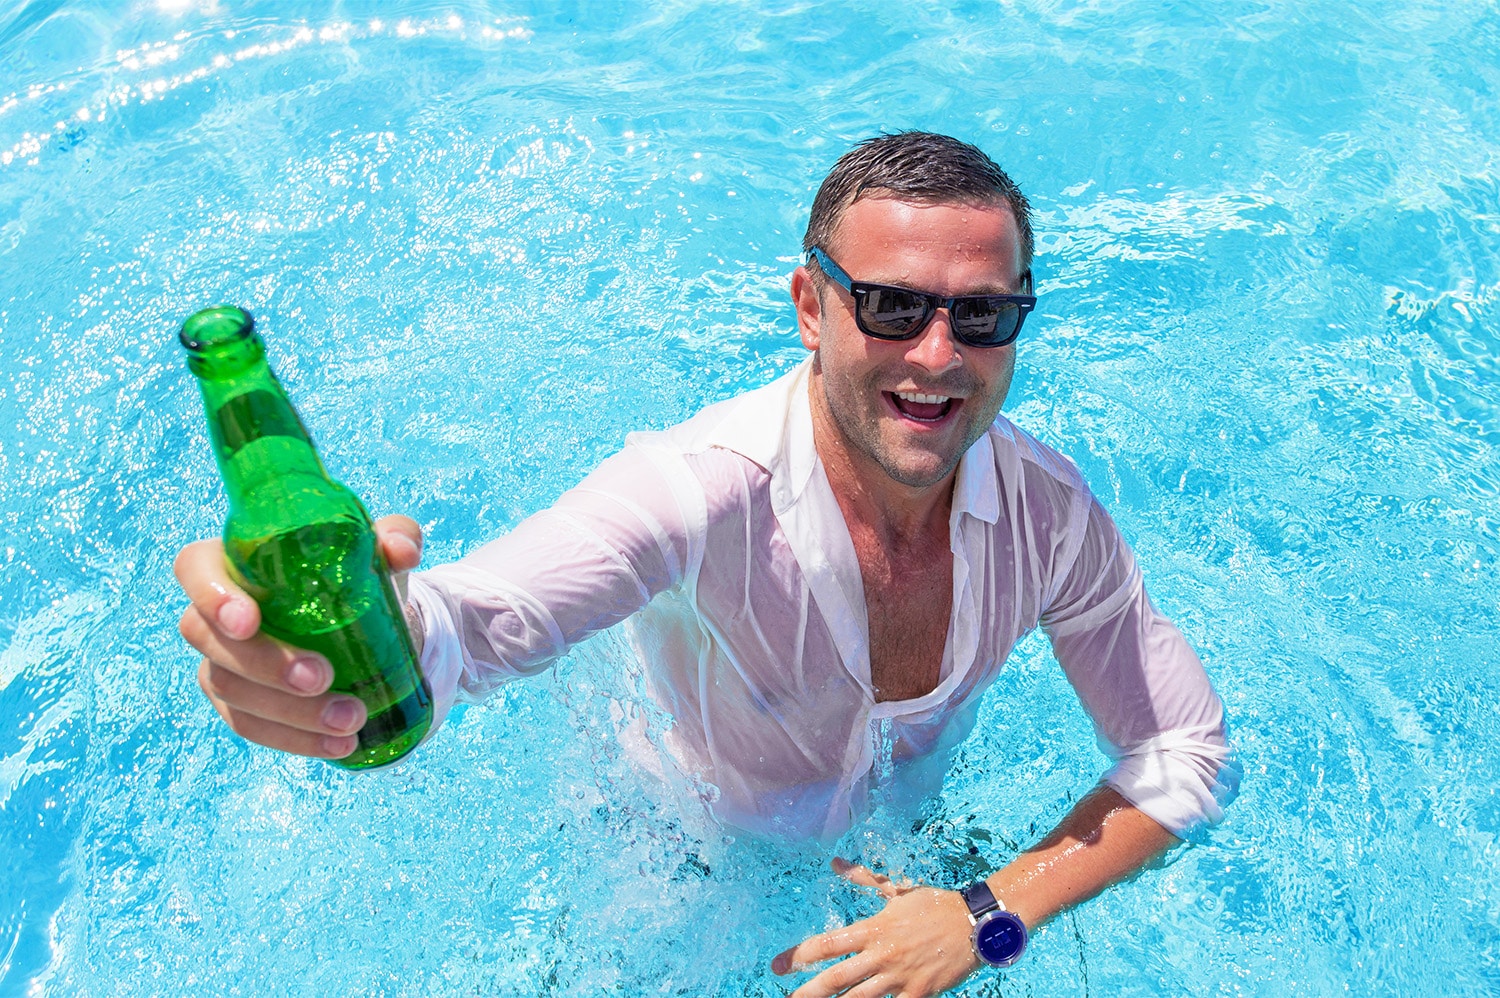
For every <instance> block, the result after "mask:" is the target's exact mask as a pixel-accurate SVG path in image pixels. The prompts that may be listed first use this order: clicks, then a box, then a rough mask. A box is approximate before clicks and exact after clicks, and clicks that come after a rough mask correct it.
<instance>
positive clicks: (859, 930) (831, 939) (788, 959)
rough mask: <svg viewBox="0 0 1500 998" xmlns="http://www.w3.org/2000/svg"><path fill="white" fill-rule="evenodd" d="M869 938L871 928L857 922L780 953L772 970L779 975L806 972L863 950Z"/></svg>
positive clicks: (772, 962)
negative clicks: (816, 964)
mask: <svg viewBox="0 0 1500 998" xmlns="http://www.w3.org/2000/svg"><path fill="white" fill-rule="evenodd" d="M868 937H869V928H868V926H866V925H865V923H864V922H855V923H854V924H853V925H849V926H845V927H844V928H842V929H834V930H833V931H832V932H825V933H823V934H822V935H818V936H812V937H811V938H808V939H804V940H802V942H800V943H798V944H797V945H796V946H793V947H792V948H791V949H789V950H785V951H783V952H781V953H778V954H777V955H776V958H775V959H774V960H772V961H771V970H772V971H773V972H775V973H777V974H790V973H793V972H795V971H799V970H806V969H807V968H808V967H811V966H812V965H813V964H815V963H822V962H823V961H824V960H832V959H833V958H834V957H836V956H843V955H845V954H846V953H853V952H855V951H856V950H860V949H863V948H864V945H865V940H866V939H867V938H868Z"/></svg>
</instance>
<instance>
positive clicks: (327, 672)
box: [177, 606, 333, 696]
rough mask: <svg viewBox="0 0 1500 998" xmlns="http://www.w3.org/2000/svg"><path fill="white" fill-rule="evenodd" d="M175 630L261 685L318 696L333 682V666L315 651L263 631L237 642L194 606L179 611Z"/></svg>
mask: <svg viewBox="0 0 1500 998" xmlns="http://www.w3.org/2000/svg"><path fill="white" fill-rule="evenodd" d="M177 630H178V632H179V633H180V634H181V635H182V636H183V638H185V639H186V640H187V643H188V644H190V645H192V646H193V647H194V648H196V649H198V651H200V652H202V653H203V655H204V656H205V657H207V658H209V659H211V660H213V662H214V663H215V664H217V665H218V666H220V667H222V668H225V669H228V670H230V671H231V672H235V673H238V674H239V675H241V676H243V677H244V678H246V679H248V680H250V681H251V682H254V683H259V684H260V685H262V686H270V687H273V688H275V689H279V690H282V691H284V692H286V693H292V694H295V695H298V696H317V695H318V694H320V693H322V692H323V691H325V690H327V689H328V686H329V684H330V683H332V682H333V668H332V667H331V666H329V664H328V661H327V660H326V659H325V658H323V656H321V655H319V654H317V653H316V652H310V651H303V650H302V649H299V648H292V647H290V646H289V645H284V644H282V643H281V642H279V641H275V640H273V639H272V638H269V637H267V636H266V635H264V634H257V635H255V636H254V637H251V638H249V639H247V640H244V641H236V640H235V639H234V638H231V637H228V636H227V635H225V634H224V633H223V632H222V631H220V630H218V629H217V628H215V627H214V626H212V625H211V624H210V623H209V622H208V621H207V620H205V619H204V618H203V615H202V614H201V613H200V612H199V610H198V608H197V606H190V607H188V608H187V609H186V610H184V611H183V612H182V617H181V619H180V620H178V622H177Z"/></svg>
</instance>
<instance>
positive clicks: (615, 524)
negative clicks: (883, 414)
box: [411, 363, 1237, 838]
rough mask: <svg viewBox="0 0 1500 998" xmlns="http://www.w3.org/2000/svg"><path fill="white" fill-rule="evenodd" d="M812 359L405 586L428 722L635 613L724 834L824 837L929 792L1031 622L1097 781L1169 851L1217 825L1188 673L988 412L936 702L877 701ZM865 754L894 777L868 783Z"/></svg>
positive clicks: (1053, 461) (1213, 781)
mask: <svg viewBox="0 0 1500 998" xmlns="http://www.w3.org/2000/svg"><path fill="white" fill-rule="evenodd" d="M809 366H810V365H809V364H806V363H804V364H803V365H801V366H800V367H799V368H798V369H797V370H795V371H793V372H791V373H790V374H788V375H786V376H784V377H782V378H780V379H778V380H777V381H775V382H773V383H772V384H770V385H767V386H766V387H764V388H761V389H758V390H756V391H752V392H749V393H747V394H744V395H741V396H738V397H736V398H733V399H730V400H728V401H725V402H721V403H719V404H717V405H712V406H709V407H708V408H707V409H705V410H703V411H702V412H700V413H699V414H698V415H697V416H695V417H693V418H692V419H690V420H688V421H687V422H685V423H682V424H680V425H678V426H675V427H673V428H671V429H669V430H666V431H664V432H660V433H638V434H632V435H631V436H630V437H629V438H628V439H627V441H626V445H625V448H624V450H622V451H621V452H620V453H619V454H617V455H615V456H614V457H611V458H609V459H608V460H606V461H605V462H604V463H603V464H601V465H600V466H599V468H598V469H597V470H596V471H594V472H593V474H591V475H589V476H588V478H586V479H585V480H584V481H583V482H582V483H581V484H580V485H578V487H577V488H575V489H573V490H571V491H570V492H568V493H567V494H565V495H564V496H563V497H562V498H561V499H560V500H558V502H557V504H556V505H555V506H553V507H552V508H551V509H548V510H545V511H543V512H541V513H538V514H536V515H535V516H532V517H530V518H529V519H527V520H526V521H525V522H523V523H522V524H520V525H519V526H518V527H517V528H516V529H515V530H514V531H512V532H511V533H509V534H508V535H506V536H505V537H502V538H500V539H499V540H497V541H494V542H492V543H490V544H487V545H485V546H484V547H482V548H480V549H479V550H477V551H475V552H474V553H472V554H470V555H469V556H468V557H466V558H464V559H463V560H461V561H459V562H456V563H453V564H450V565H443V566H440V567H438V568H435V569H433V570H431V571H428V572H423V573H420V574H418V575H415V576H413V578H412V585H411V596H412V599H413V602H414V603H415V604H416V606H417V608H418V610H419V612H420V613H421V616H422V622H423V626H424V627H425V632H426V641H425V644H424V647H423V652H422V667H423V670H424V672H425V673H426V675H427V678H428V681H429V683H430V684H431V685H432V689H433V693H434V695H435V698H436V700H437V704H438V711H439V718H441V717H442V716H444V715H446V713H447V711H448V709H449V708H450V707H451V705H452V703H453V702H454V700H455V698H457V697H458V696H460V695H462V696H464V697H465V698H466V699H470V700H473V699H478V698H481V697H483V696H484V695H485V694H486V693H488V692H489V691H491V690H493V689H494V688H496V686H498V685H499V684H500V683H503V682H505V681H507V680H510V679H513V678H515V677H518V676H524V675H531V674H535V673H537V672H539V671H541V670H542V669H544V668H545V667H546V666H547V665H548V664H549V663H550V662H552V661H553V660H554V659H556V658H557V657H558V656H560V655H562V654H563V653H564V652H565V651H566V650H567V649H568V648H569V647H570V646H571V645H572V644H574V643H575V642H577V641H579V640H581V639H583V638H585V637H587V636H588V635H590V634H592V633H594V632H596V631H599V630H601V629H603V628H606V627H609V626H611V625H613V624H615V623H617V622H619V621H622V620H625V619H626V618H631V619H630V623H629V625H627V626H629V627H630V631H631V638H632V640H633V642H634V644H635V646H636V649H637V652H638V653H639V654H640V657H641V660H642V663H643V665H644V669H645V680H646V684H647V687H648V689H649V691H650V693H651V695H652V696H653V697H654V698H655V699H656V700H657V701H658V702H659V703H660V705H661V706H662V707H663V708H664V709H665V710H666V711H667V712H668V713H669V714H670V716H671V718H672V724H671V727H670V729H669V730H668V731H667V732H666V734H665V737H664V741H665V743H666V747H667V748H668V750H669V751H670V754H671V755H672V757H673V760H674V762H675V764H676V765H677V766H678V767H679V768H680V769H681V770H682V772H683V773H685V774H687V775H689V776H690V777H692V778H693V779H694V780H696V781H701V783H700V785H702V784H707V785H708V786H710V787H711V788H712V790H711V792H710V794H709V797H710V798H711V800H712V803H711V808H712V810H713V812H714V814H715V815H716V816H717V817H718V818H719V820H721V821H724V822H726V823H728V824H731V825H735V826H738V827H740V828H746V829H751V830H755V831H762V832H772V833H779V834H786V835H792V836H815V837H820V838H832V837H834V836H837V835H838V834H839V833H840V832H842V831H843V830H844V829H845V828H847V827H848V826H849V824H850V822H851V821H852V820H853V818H854V817H855V816H856V815H857V814H859V813H860V812H861V811H862V810H863V808H864V807H865V806H866V804H867V798H868V796H869V794H870V791H871V789H872V784H873V783H874V782H875V780H876V775H875V774H876V773H880V774H881V776H882V777H883V778H886V779H891V778H896V779H903V780H908V781H910V782H911V783H912V784H913V785H914V786H916V787H917V788H918V792H921V791H925V790H929V789H935V788H936V785H937V782H938V781H940V780H941V774H942V772H943V770H944V769H945V767H946V761H947V756H948V753H949V750H951V749H952V748H953V747H954V746H956V745H957V744H958V743H959V742H960V741H961V740H962V739H963V738H964V737H965V736H966V735H967V734H968V733H969V731H970V730H971V729H972V727H973V725H974V718H975V714H976V711H977V709H978V706H979V701H980V696H981V694H982V693H983V692H984V690H985V689H986V687H988V686H989V684H990V683H991V682H992V681H993V680H994V678H995V676H996V675H997V674H998V673H999V671H1000V669H1001V667H1002V666H1003V665H1004V663H1005V659H1006V656H1007V655H1008V654H1009V653H1010V650H1011V648H1012V647H1013V646H1014V645H1015V643H1016V642H1017V641H1018V640H1019V639H1020V638H1021V637H1022V636H1023V635H1025V634H1026V633H1027V632H1028V631H1030V630H1031V629H1032V628H1034V627H1036V626H1037V625H1038V624H1040V625H1041V626H1042V627H1043V628H1044V629H1045V631H1046V632H1047V634H1048V635H1049V637H1050V638H1051V640H1052V647H1053V650H1054V653H1055V654H1056V656H1057V660H1058V661H1059V662H1060V663H1061V665H1062V667H1063V671H1064V673H1065V674H1066V675H1067V678H1068V681H1069V682H1070V683H1071V684H1072V685H1073V688H1074V689H1075V690H1076V691H1077V692H1078V695H1079V697H1080V699H1081V700H1082V702H1083V706H1084V708H1085V709H1086V710H1087V712H1088V714H1089V716H1090V717H1091V718H1092V719H1093V722H1094V727H1095V730H1096V733H1097V735H1098V739H1099V744H1100V747H1101V748H1102V749H1103V750H1104V751H1105V753H1106V754H1107V755H1108V756H1109V757H1110V758H1111V759H1112V760H1113V766H1112V767H1111V768H1110V769H1109V771H1108V772H1107V773H1106V776H1105V778H1106V779H1107V781H1108V782H1109V784H1110V785H1111V786H1113V787H1114V788H1115V789H1116V790H1118V791H1119V792H1120V794H1121V795H1122V796H1124V797H1125V799H1126V800H1128V801H1130V802H1131V803H1132V804H1134V805H1135V806H1136V807H1138V808H1140V809H1141V810H1142V811H1144V812H1145V813H1146V814H1148V815H1150V816H1151V817H1152V818H1154V819H1155V820H1156V821H1158V822H1159V823H1160V824H1162V825H1163V826H1164V827H1166V828H1167V829H1168V830H1170V831H1172V832H1174V833H1176V834H1178V835H1181V834H1183V833H1184V832H1185V831H1187V830H1188V829H1190V828H1192V827H1193V826H1195V825H1198V824H1201V823H1204V822H1214V821H1217V820H1218V819H1219V817H1220V807H1221V804H1222V803H1223V802H1225V801H1227V799H1228V798H1229V797H1230V796H1232V794H1233V787H1234V784H1235V783H1236V782H1237V781H1236V779H1235V777H1236V773H1235V770H1234V769H1233V767H1232V765H1230V763H1229V750H1228V747H1227V744H1226V740H1225V733H1224V723H1223V708H1222V706H1221V704H1220V702H1219V698H1218V696H1217V695H1216V694H1215V693H1214V690H1213V687H1212V686H1211V685H1210V683H1209V681H1208V677H1207V676H1206V675H1205V674H1204V671H1203V667H1202V665H1201V664H1200V663H1199V661H1198V656H1197V655H1196V654H1195V653H1194V652H1193V650H1192V648H1191V647H1189V645H1188V644H1187V642H1186V641H1185V640H1184V639H1183V637H1182V635H1181V633H1180V632H1179V631H1178V630H1177V629H1176V628H1175V627H1174V626H1173V625H1172V624H1171V623H1170V622H1168V621H1167V620H1166V619H1165V618H1163V617H1162V616H1161V615H1160V614H1158V613H1157V612H1156V610H1155V608H1154V607H1153V606H1152V605H1151V602H1150V600H1149V599H1148V598H1147V596H1146V593H1145V589H1144V587H1143V585H1142V580H1141V573H1140V571H1139V569H1138V568H1137V567H1136V564H1135V559H1134V556H1133V555H1132V553H1131V551H1130V549H1129V547H1128V546H1127V545H1126V543H1125V541H1124V540H1123V539H1122V538H1121V537H1120V534H1119V531H1118V530H1117V529H1116V527H1115V525H1114V523H1113V521H1111V520H1110V518H1109V516H1108V514H1106V513H1105V512H1104V509H1103V508H1102V507H1101V506H1100V505H1099V503H1098V502H1097V500H1095V499H1094V497H1093V495H1092V493H1091V492H1090V491H1089V489H1088V487H1087V486H1086V485H1085V484H1084V483H1083V481H1082V479H1081V477H1080V476H1079V473H1078V470H1077V468H1076V467H1074V465H1073V464H1072V463H1071V462H1069V461H1068V460H1067V459H1066V458H1064V457H1062V456H1061V455H1060V454H1058V453H1057V452H1055V451H1053V450H1051V449H1050V448H1048V447H1046V446H1044V445H1042V444H1041V443H1039V442H1038V441H1036V440H1035V439H1033V438H1032V437H1030V436H1028V435H1027V434H1026V433H1024V432H1023V431H1021V430H1019V429H1017V428H1016V427H1015V426H1014V425H1012V424H1011V423H1010V422H1009V421H1008V420H1006V419H1005V418H1004V417H1000V418H999V419H997V420H996V422H995V424H994V425H993V426H992V427H991V428H990V430H989V432H988V433H986V434H985V435H984V436H983V437H981V438H980V439H979V440H978V441H977V442H976V443H975V444H974V445H973V446H972V447H971V448H970V449H969V450H968V452H967V453H966V454H965V455H964V456H963V459H962V460H961V462H960V463H959V467H958V475H957V479H956V482H955V485H954V494H953V507H952V514H951V518H950V521H949V536H950V543H951V545H952V549H953V603H952V616H951V618H950V620H949V625H948V639H947V644H946V647H945V648H944V651H943V661H942V668H941V672H940V678H939V681H938V684H937V687H936V688H935V689H934V690H933V691H932V692H931V693H929V694H927V695H926V696H923V697H919V698H917V699H914V700H901V701H887V702H882V703H877V702H876V699H875V692H874V688H873V686H872V685H871V682H870V654H869V628H868V626H867V622H866V619H865V601H864V590H863V583H862V581H861V576H860V569H859V564H858V561H857V559H856V557H855V552H854V545H853V542H852V541H851V540H850V536H849V531H848V528H847V526H846V525H845V523H844V519H843V515H842V513H841V512H840V510H839V506H838V502H837V500H836V499H835V497H834V494H833V492H832V490H831V488H830V486H829V483H828V479H827V477H826V475H825V474H824V470H823V465H822V462H821V461H819V459H818V456H817V453H816V451H815V450H814V448H813V431H812V415H811V408H810V405H809V402H808V371H809ZM632 615H634V616H632ZM1021 709H1024V708H1021ZM882 745H884V746H886V747H887V748H886V749H885V751H888V752H889V753H890V755H891V757H892V758H893V759H894V760H895V764H894V767H893V768H892V767H890V766H886V767H878V766H875V765H874V764H875V762H876V758H877V753H878V752H879V751H880V750H881V749H880V746H882ZM892 772H894V774H897V775H896V776H895V777H893V776H892Z"/></svg>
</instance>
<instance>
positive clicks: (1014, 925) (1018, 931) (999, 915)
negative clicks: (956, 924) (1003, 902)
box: [974, 911, 1026, 967]
mask: <svg viewBox="0 0 1500 998" xmlns="http://www.w3.org/2000/svg"><path fill="white" fill-rule="evenodd" d="M1024 949H1026V923H1025V922H1023V921H1021V919H1020V918H1018V917H1017V916H1016V915H1014V914H1012V913H1011V912H1008V911H992V912H990V913H989V914H988V915H986V916H984V918H982V919H980V920H979V924H978V925H977V926H975V928H974V952H976V953H978V954H979V959H981V960H983V961H984V962H985V963H988V964H990V965H992V966H995V967H1009V966H1010V965H1011V964H1013V963H1015V962H1016V961H1017V960H1019V959H1020V958H1021V952H1022V951H1023V950H1024Z"/></svg>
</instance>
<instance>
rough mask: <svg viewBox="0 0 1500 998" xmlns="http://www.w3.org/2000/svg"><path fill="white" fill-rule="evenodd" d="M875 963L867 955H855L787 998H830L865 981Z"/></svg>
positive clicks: (874, 968)
mask: <svg viewBox="0 0 1500 998" xmlns="http://www.w3.org/2000/svg"><path fill="white" fill-rule="evenodd" d="M877 969H878V968H877V966H876V961H875V960H874V959H873V958H871V957H870V955H869V954H867V953H857V954H855V955H854V956H851V957H850V958H849V959H847V960H841V961H840V962H838V963H836V964H834V965H833V966H832V967H829V968H828V969H827V970H824V971H823V972H822V973H821V974H819V975H818V976H816V977H814V978H813V979H812V980H810V981H804V982H803V984H802V986H801V987H800V988H798V989H797V990H796V991H793V992H792V993H791V995H790V996H789V998H832V996H833V995H841V994H843V993H844V992H845V991H847V990H848V989H849V988H852V987H854V986H855V985H856V984H860V983H862V982H863V981H865V980H867V979H868V978H869V977H870V975H871V974H874V973H875V971H876V970H877Z"/></svg>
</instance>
